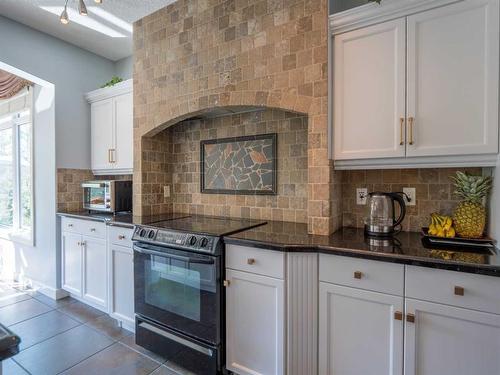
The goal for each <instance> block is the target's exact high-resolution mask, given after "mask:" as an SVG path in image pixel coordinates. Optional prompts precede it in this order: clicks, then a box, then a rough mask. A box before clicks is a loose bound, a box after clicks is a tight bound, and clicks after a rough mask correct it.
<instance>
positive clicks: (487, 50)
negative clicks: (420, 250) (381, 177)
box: [330, 0, 500, 169]
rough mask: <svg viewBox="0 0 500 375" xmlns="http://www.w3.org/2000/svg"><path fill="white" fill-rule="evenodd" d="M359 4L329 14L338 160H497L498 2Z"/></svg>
mask: <svg viewBox="0 0 500 375" xmlns="http://www.w3.org/2000/svg"><path fill="white" fill-rule="evenodd" d="M361 8H363V7H360V9H359V10H351V11H350V13H349V14H346V15H345V16H344V17H343V16H342V15H341V14H337V15H335V16H332V21H331V30H333V31H332V33H333V34H334V35H333V41H332V47H333V48H332V49H333V54H332V55H333V58H332V64H331V67H332V68H331V69H332V76H333V77H334V79H333V82H332V88H333V90H332V92H333V95H332V97H333V99H332V105H331V119H332V120H333V124H332V126H333V130H332V131H331V132H330V134H331V136H332V137H333V140H332V143H331V144H332V145H333V151H331V155H332V157H333V158H334V159H335V165H336V167H337V168H339V169H358V168H383V167H391V166H392V167H406V168H408V167H425V166H427V167H430V166H494V165H495V163H496V159H497V155H498V110H499V94H498V91H499V90H498V88H499V43H500V37H499V0H463V1H455V2H452V1H443V0H441V1H438V0H435V1H427V2H425V4H424V3H422V4H415V2H411V1H409V0H402V1H401V2H391V3H389V2H388V3H387V4H386V5H384V4H382V5H381V6H378V7H376V6H374V7H366V8H363V9H361ZM384 12H385V13H384ZM395 14H396V15H398V16H399V18H396V19H394V15H395ZM386 19H387V20H388V21H385V20H386ZM382 21H385V22H382ZM369 22H374V23H375V24H369ZM360 25H363V26H364V27H360ZM360 135H362V136H360Z"/></svg>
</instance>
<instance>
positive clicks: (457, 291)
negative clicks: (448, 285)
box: [455, 286, 465, 296]
mask: <svg viewBox="0 0 500 375" xmlns="http://www.w3.org/2000/svg"><path fill="white" fill-rule="evenodd" d="M464 294H465V289H464V288H462V287H461V286H455V295H456V296H463V295H464Z"/></svg>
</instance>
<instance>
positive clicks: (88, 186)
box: [82, 183, 106, 189]
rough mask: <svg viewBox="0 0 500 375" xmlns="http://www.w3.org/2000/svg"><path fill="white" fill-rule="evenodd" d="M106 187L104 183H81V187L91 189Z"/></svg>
mask: <svg viewBox="0 0 500 375" xmlns="http://www.w3.org/2000/svg"><path fill="white" fill-rule="evenodd" d="M103 187H106V184H99V183H93V184H92V183H83V184H82V188H91V189H99V188H103Z"/></svg>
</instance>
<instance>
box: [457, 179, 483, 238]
mask: <svg viewBox="0 0 500 375" xmlns="http://www.w3.org/2000/svg"><path fill="white" fill-rule="evenodd" d="M451 179H452V180H453V181H454V185H455V188H456V190H455V194H456V195H457V196H459V197H460V198H462V201H461V202H460V203H459V204H458V205H457V207H456V208H455V212H454V214H453V224H454V227H455V230H456V232H457V235H458V236H460V237H464V238H481V237H482V236H483V233H484V227H485V225H486V208H485V206H484V203H485V200H486V196H487V195H488V193H489V191H490V189H491V186H492V179H491V177H482V176H470V175H467V174H465V173H462V172H457V174H456V176H453V177H451Z"/></svg>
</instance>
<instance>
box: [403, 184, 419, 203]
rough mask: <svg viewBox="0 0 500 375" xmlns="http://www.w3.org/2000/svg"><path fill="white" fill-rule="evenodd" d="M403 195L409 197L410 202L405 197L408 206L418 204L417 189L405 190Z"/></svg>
mask: <svg viewBox="0 0 500 375" xmlns="http://www.w3.org/2000/svg"><path fill="white" fill-rule="evenodd" d="M403 193H405V194H406V195H408V197H409V198H410V201H409V202H408V200H407V199H406V196H403V198H404V200H405V203H406V205H407V206H415V205H416V204H417V191H416V189H415V188H412V187H406V188H403Z"/></svg>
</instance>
